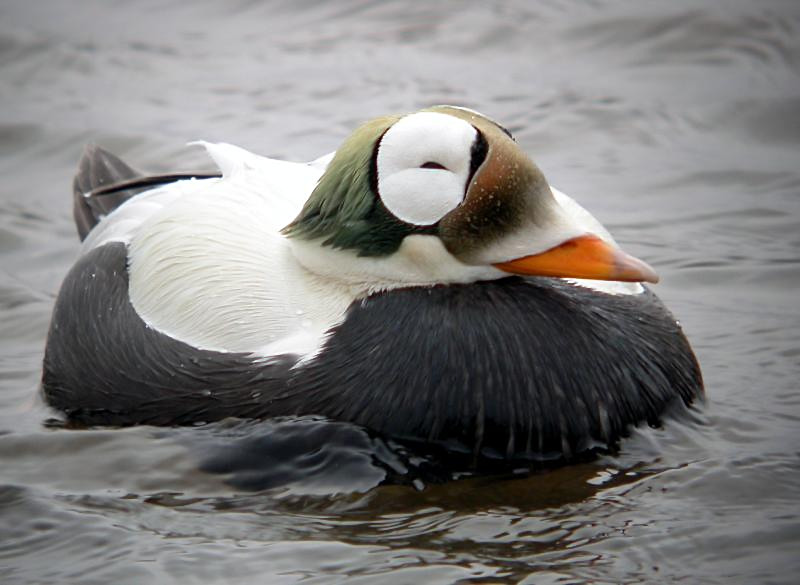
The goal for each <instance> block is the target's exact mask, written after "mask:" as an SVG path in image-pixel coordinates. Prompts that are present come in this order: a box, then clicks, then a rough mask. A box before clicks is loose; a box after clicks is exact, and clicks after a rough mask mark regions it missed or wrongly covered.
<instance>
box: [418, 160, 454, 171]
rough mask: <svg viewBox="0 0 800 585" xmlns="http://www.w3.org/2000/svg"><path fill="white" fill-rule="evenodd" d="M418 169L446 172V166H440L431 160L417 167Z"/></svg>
mask: <svg viewBox="0 0 800 585" xmlns="http://www.w3.org/2000/svg"><path fill="white" fill-rule="evenodd" d="M419 168H421V169H436V170H439V171H446V170H447V167H446V166H444V165H442V164H440V163H438V162H434V161H432V160H429V161H428V162H424V163H422V164H421V165H419Z"/></svg>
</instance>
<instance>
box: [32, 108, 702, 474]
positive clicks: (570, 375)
mask: <svg viewBox="0 0 800 585" xmlns="http://www.w3.org/2000/svg"><path fill="white" fill-rule="evenodd" d="M204 146H205V148H206V149H207V151H208V153H209V154H210V156H211V157H212V158H213V159H214V161H215V162H216V164H217V165H218V167H219V169H220V171H221V175H215V176H202V177H194V178H192V179H184V178H183V176H182V175H171V176H162V177H144V176H142V175H140V174H138V173H137V172H135V171H133V170H132V169H131V168H130V167H128V166H127V165H126V164H125V163H123V162H122V161H120V160H119V159H118V158H116V157H114V156H113V155H111V154H109V153H107V152H105V151H103V150H101V149H98V148H89V149H87V151H86V153H85V154H84V157H83V159H82V160H81V163H80V168H79V172H78V175H77V176H76V179H75V185H74V192H75V193H74V196H75V200H74V201H75V219H76V223H77V225H78V230H79V232H80V235H81V238H82V239H83V248H82V250H81V254H80V257H79V259H78V260H77V262H76V264H75V265H74V266H73V267H72V269H71V270H70V271H69V273H68V275H67V276H66V278H65V280H64V283H63V285H62V288H61V291H60V293H59V295H58V300H57V302H56V305H55V309H54V312H53V317H52V323H51V327H50V331H49V336H48V340H47V349H46V355H45V359H44V373H43V391H44V395H45V397H46V400H47V401H48V402H49V403H50V404H51V405H52V406H53V407H55V408H57V409H60V410H62V411H63V412H64V413H65V415H66V417H67V418H68V420H70V421H73V422H75V423H78V424H87V425H132V424H153V425H182V424H189V423H197V422H200V421H204V422H209V421H214V420H219V419H222V418H224V417H245V418H262V417H275V416H282V415H307V414H308V415H321V416H324V417H329V418H330V419H334V420H341V421H347V422H352V423H355V424H358V425H363V426H364V427H366V428H367V429H370V430H372V431H374V432H377V433H379V434H380V435H381V436H387V437H394V438H400V439H408V440H411V441H421V442H426V443H431V444H438V445H448V446H453V447H454V448H456V449H467V450H468V451H470V452H472V453H473V454H475V455H480V456H488V457H499V458H514V459H516V458H532V459H542V458H544V459H556V460H558V459H567V460H568V459H570V458H572V457H574V456H576V455H577V454H580V453H582V452H585V451H586V450H588V449H592V448H593V447H595V446H597V445H612V444H614V443H615V442H616V441H617V440H618V439H619V438H620V437H621V436H623V435H624V434H625V432H626V428H628V427H629V426H630V425H635V424H639V423H642V422H647V423H651V424H655V423H657V422H658V421H659V418H660V416H661V415H662V414H663V413H664V412H665V410H666V409H667V407H668V406H669V405H670V404H672V403H675V402H678V403H680V402H683V403H685V404H689V403H691V402H692V401H693V400H694V399H696V398H698V397H701V396H702V393H703V386H702V379H701V374H700V370H699V367H698V364H697V362H696V360H695V357H694V355H693V353H692V350H691V348H690V346H689V344H688V342H687V340H686V338H685V337H684V335H683V333H682V331H681V328H680V326H679V325H678V323H677V322H676V320H675V319H674V318H673V316H672V315H671V314H670V313H669V311H668V310H667V309H666V308H665V307H664V305H663V304H662V303H661V302H660V301H659V300H658V298H657V297H656V296H655V295H654V294H653V293H652V292H651V291H650V290H649V289H648V288H647V287H646V286H644V285H642V284H640V282H656V280H657V277H656V274H655V272H654V271H653V270H652V269H651V268H650V267H649V266H648V265H647V264H645V263H644V262H642V261H640V260H637V259H635V258H633V257H631V256H629V255H627V254H625V253H624V252H622V251H621V250H620V249H619V247H618V246H617V245H616V244H615V243H614V241H613V240H612V238H611V236H610V235H609V234H608V232H607V231H606V230H605V229H604V228H603V227H602V226H601V225H600V223H599V222H598V221H597V220H596V219H594V217H592V216H591V215H590V214H589V213H588V212H587V211H586V210H584V209H583V208H582V207H581V206H579V205H578V204H577V203H576V202H575V201H573V200H572V199H570V198H569V197H567V196H566V195H564V194H562V193H559V192H558V191H556V190H555V189H552V188H551V187H549V186H548V184H547V182H546V181H545V178H544V176H543V175H542V173H541V171H540V170H539V169H538V168H537V167H536V165H535V164H534V163H533V162H532V161H531V160H530V159H529V158H528V157H527V156H526V155H525V153H524V152H523V151H522V150H521V149H520V148H519V146H518V145H517V144H516V143H515V141H514V140H513V139H512V138H511V136H510V134H509V133H508V132H507V131H506V130H504V129H503V128H502V127H501V126H499V125H497V124H496V123H495V122H493V121H491V120H489V119H488V118H486V117H484V116H483V115H481V114H478V113H477V112H474V111H471V110H467V109H463V108H456V107H451V106H437V107H433V108H430V109H427V110H423V111H420V112H416V113H412V114H408V115H403V116H388V117H383V118H378V119H376V120H373V121H371V122H368V123H366V124H364V125H363V126H361V127H360V128H358V129H357V130H356V131H355V132H354V133H353V134H352V136H350V137H349V138H348V139H347V140H346V141H345V142H344V143H343V144H342V146H341V147H340V148H339V150H338V151H336V153H334V155H332V156H328V157H323V158H322V159H319V160H317V161H314V162H311V163H308V164H301V163H291V162H284V161H278V160H272V159H268V158H264V157H261V156H257V155H255V154H252V153H250V152H247V151H245V150H242V149H240V148H237V147H235V146H231V145H228V144H207V143H204ZM576 279H581V280H576ZM601 280H602V281H611V282H607V283H601V282H598V281H601Z"/></svg>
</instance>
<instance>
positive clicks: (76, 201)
mask: <svg viewBox="0 0 800 585" xmlns="http://www.w3.org/2000/svg"><path fill="white" fill-rule="evenodd" d="M142 176H143V175H142V173H140V172H138V171H135V170H133V169H132V168H131V167H129V166H128V165H127V164H125V163H124V162H122V161H121V160H120V159H119V158H118V157H116V156H114V155H113V154H111V153H110V152H108V151H107V150H103V149H102V148H100V147H99V146H96V145H94V144H89V145H87V146H86V148H85V149H84V151H83V155H82V156H81V160H80V162H79V163H78V172H77V174H76V175H75V179H74V181H73V182H72V194H73V206H72V213H73V216H74V217H75V225H76V227H77V228H78V234H79V235H80V237H81V240H83V239H84V238H85V237H86V234H88V233H89V232H90V231H91V229H92V228H93V227H94V226H95V225H97V222H99V221H100V220H101V219H102V218H103V216H105V215H108V214H109V213H111V212H112V211H113V210H114V209H116V208H117V207H119V206H120V205H121V204H122V203H124V202H125V201H127V200H128V199H130V198H131V197H133V196H134V195H135V194H136V193H139V192H140V191H142V189H141V188H140V189H130V190H123V191H115V192H114V193H109V194H107V195H104V196H103V197H96V196H93V192H94V191H96V190H97V189H98V188H100V187H105V186H108V185H113V184H115V183H120V182H123V181H130V180H131V179H136V178H138V177H142Z"/></svg>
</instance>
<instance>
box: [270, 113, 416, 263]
mask: <svg viewBox="0 0 800 585" xmlns="http://www.w3.org/2000/svg"><path fill="white" fill-rule="evenodd" d="M399 119H400V116H385V117H382V118H377V119H375V120H372V121H370V122H367V123H366V124H364V125H362V126H360V127H359V128H358V129H356V131H355V132H353V134H352V135H351V136H350V137H349V138H348V139H347V140H346V141H345V142H344V143H343V144H342V145H341V147H340V148H339V149H338V150H337V151H336V154H335V155H334V157H333V160H331V162H330V164H329V165H328V168H327V169H326V170H325V173H324V174H323V175H322V178H320V181H319V183H318V184H317V186H316V188H315V189H314V191H313V192H312V193H311V196H310V197H309V199H308V201H307V202H306V204H305V205H304V206H303V209H302V211H301V212H300V215H298V216H297V218H295V219H294V221H292V223H290V224H289V225H287V226H286V227H285V228H283V233H284V234H285V235H287V236H289V237H296V238H302V239H305V240H316V239H320V238H324V239H323V241H322V244H323V245H325V246H332V247H334V248H349V249H355V250H356V251H357V253H358V255H359V256H383V255H388V254H391V253H393V252H394V251H396V250H397V248H398V247H399V246H400V243H401V242H402V240H403V238H404V237H405V236H406V235H408V233H409V232H410V231H411V229H412V228H411V227H410V226H408V225H407V224H404V223H403V222H400V221H399V220H397V219H396V218H394V217H393V216H392V215H391V214H390V213H389V212H388V211H387V210H386V209H385V208H384V207H383V205H382V204H381V202H380V199H379V198H378V197H377V196H376V193H375V192H374V191H373V188H374V187H373V184H372V183H373V180H374V178H372V177H371V173H373V172H374V169H373V168H372V167H373V164H374V163H373V159H374V155H375V148H376V145H377V144H378V141H379V140H380V138H381V137H382V136H383V134H384V133H385V132H386V130H388V129H389V127H390V126H391V125H392V124H394V123H395V122H396V121H397V120H399Z"/></svg>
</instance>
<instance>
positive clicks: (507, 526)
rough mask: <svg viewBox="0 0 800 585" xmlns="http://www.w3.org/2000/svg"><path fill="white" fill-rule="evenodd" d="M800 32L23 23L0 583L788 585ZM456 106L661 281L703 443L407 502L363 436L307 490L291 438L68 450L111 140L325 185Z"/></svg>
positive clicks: (407, 11)
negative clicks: (75, 347)
mask: <svg viewBox="0 0 800 585" xmlns="http://www.w3.org/2000/svg"><path fill="white" fill-rule="evenodd" d="M795 4H796V3H794V2H792V1H789V0H786V1H780V0H770V1H767V2H759V3H755V2H748V1H745V0H731V1H730V2H728V3H726V4H725V6H721V5H717V3H714V2H711V1H708V2H703V1H702V0H694V1H692V2H689V3H657V2H640V3H636V4H631V3H625V2H617V1H613V0H602V1H600V2H593V3H573V2H566V1H561V0H552V1H547V2H537V3H530V2H522V1H516V2H515V1H508V2H502V3H477V2H475V3H461V2H459V3H456V2H440V3H434V4H430V5H427V4H422V3H406V2H372V3H370V2H362V1H357V0H350V1H346V2H336V3H322V2H318V1H310V0H308V1H305V0H304V1H302V2H288V1H287V2H282V1H275V2H267V3H258V2H237V3H225V4H220V3H215V2H195V3H192V4H187V5H184V4H181V3H179V2H175V1H172V0H165V1H163V2H147V1H144V0H139V1H135V2H128V3H124V4H116V5H114V6H112V5H109V4H107V3H105V2H101V1H99V0H81V1H79V2H72V3H63V4H60V3H55V2H51V3H44V2H40V3H25V2H22V1H16V0H12V1H10V2H6V3H4V4H3V6H2V7H0V79H1V80H2V83H0V97H1V98H2V103H3V105H4V107H3V108H2V109H0V170H2V176H3V190H2V194H0V275H2V276H1V277H0V331H2V333H3V335H2V336H1V337H0V469H1V470H2V471H0V519H2V521H0V579H2V580H3V582H4V583H5V582H8V583H15V582H18V583H32V582H36V583H47V582H81V583H108V582H115V583H137V582H142V581H145V580H150V581H155V582H160V583H162V582H180V583H189V582H198V583H204V584H208V583H216V582H220V583H225V582H231V581H234V580H237V581H245V582H249V581H255V580H256V579H258V580H259V582H269V583H293V582H298V581H301V580H304V581H307V582H312V583H315V582H320V583H332V582H343V581H346V582H353V581H355V582H359V580H360V581H361V582H382V583H383V582H387V583H389V582H396V583H407V582H412V581H413V582H423V583H427V582H431V583H452V582H457V581H459V580H461V581H462V582H471V581H474V582H516V581H522V582H528V583H534V582H535V583H578V582H612V583H622V582H653V583H660V582H672V581H677V580H679V579H683V580H685V581H687V582H704V583H715V582H718V583H731V582H742V583H766V582H770V583H779V582H780V583H792V582H793V581H794V580H795V578H794V576H795V575H796V573H797V570H798V569H800V561H798V556H797V554H796V549H797V544H798V541H799V540H800V523H798V513H797V501H798V496H800V490H799V489H798V488H800V469H798V468H799V467H800V459H798V452H797V445H798V444H799V443H798V439H800V432H798V428H800V426H799V425H798V422H800V393H798V388H797V379H798V373H800V368H799V367H798V365H799V364H800V362H798V355H800V333H798V331H800V327H798V326H799V325H800V316H799V315H798V312H797V301H796V292H795V290H794V289H795V288H796V287H797V285H798V281H800V272H799V271H798V262H799V261H798V258H799V257H800V256H799V255H798V251H799V250H800V236H798V234H800V229H799V228H800V198H798V196H797V195H798V191H799V190H800V172H799V171H798V168H799V167H798V157H797V152H798V146H800V144H798V143H799V142H800V117H798V116H797V111H798V105H800V83H798V68H799V67H800V43H798V40H797V39H798V38H800V35H798V32H800V10H798V9H797V7H796V6H795ZM442 102H453V103H458V104H462V105H465V106H469V107H473V108H476V109H478V110H481V111H484V112H486V113H487V114H489V115H490V116H492V117H494V118H496V119H498V120H500V121H501V122H503V123H504V125H506V126H507V127H509V128H510V129H511V131H512V132H514V134H515V136H516V137H517V140H518V141H519V142H520V144H522V146H523V147H524V148H525V149H526V150H527V151H528V152H529V153H530V154H531V155H532V156H533V157H534V158H535V160H536V161H537V163H538V164H539V166H540V167H541V168H542V169H543V170H544V171H545V173H546V175H547V176H548V178H549V180H550V181H551V182H552V183H553V184H555V185H556V186H558V188H559V189H562V190H564V191H566V192H567V193H570V194H571V195H573V196H574V197H575V198H576V199H578V200H579V201H580V202H582V203H583V204H584V205H586V206H587V207H589V208H590V209H591V210H592V211H593V212H594V213H595V214H596V215H597V216H598V217H599V218H600V219H601V220H602V221H604V222H605V223H606V225H607V226H608V227H609V228H610V229H611V230H612V232H613V233H614V235H615V236H616V238H617V239H618V240H619V241H620V242H621V243H623V245H624V247H625V248H626V249H628V250H629V251H630V252H631V253H633V254H634V255H636V256H640V257H643V258H645V259H647V260H648V262H649V263H651V264H652V265H654V266H655V267H656V268H657V269H658V270H659V272H660V274H661V276H662V283H661V284H659V285H658V287H657V290H658V293H659V295H660V296H661V297H662V298H663V299H664V300H665V302H666V303H667V304H668V306H670V308H671V309H672V310H673V311H674V312H675V314H676V315H678V316H679V317H680V319H681V322H682V324H683V326H684V328H685V329H686V331H687V334H688V335H689V337H690V339H691V340H692V343H693V345H694V347H695V350H696V351H697V354H698V357H699V359H700V362H701V364H702V365H703V372H704V376H705V379H706V383H707V386H708V396H709V403H708V405H707V406H706V407H705V408H702V409H700V410H699V411H696V412H694V413H693V414H692V416H693V417H695V418H696V420H688V421H686V420H681V421H671V422H670V423H669V424H668V425H667V426H666V427H665V428H663V429H649V428H644V429H636V430H633V432H632V436H631V437H630V438H629V439H628V440H627V441H625V442H624V443H623V445H622V449H621V450H620V452H619V453H617V454H614V455H608V456H604V457H601V458H600V459H599V460H598V461H596V462H592V463H584V464H580V465H575V466H572V467H568V468H563V469H558V470H553V471H547V472H534V473H519V474H517V475H516V476H515V474H514V473H513V472H509V473H508V474H506V475H503V476H501V477H494V478H478V477H463V478H462V479H460V480H459V481H455V482H447V483H437V482H436V481H431V478H428V477H413V478H410V479H409V480H408V481H401V482H400V483H399V484H398V485H384V486H379V484H381V482H383V481H385V480H386V479H387V478H390V477H395V478H397V477H401V476H403V473H404V470H405V471H407V470H408V469H409V466H410V467H411V468H413V465H414V464H415V463H419V462H412V461H408V460H404V459H403V454H402V452H400V453H399V455H398V453H397V452H396V451H394V447H393V446H392V445H380V444H376V443H375V442H374V440H373V439H372V438H370V437H369V436H368V435H367V434H366V433H363V432H361V431H359V430H358V429H352V428H341V427H336V426H333V427H326V426H323V427H320V429H319V430H318V431H317V433H318V434H316V435H314V436H315V437H316V439H315V440H316V441H317V443H315V444H314V446H313V448H307V446H306V448H307V451H306V452H307V456H305V455H302V456H301V457H299V458H297V459H294V460H293V462H292V463H291V464H287V462H286V460H282V459H281V458H280V457H278V455H280V454H284V455H285V453H286V449H288V448H291V447H297V443H295V442H293V441H291V440H289V439H291V433H290V432H289V433H288V434H285V435H281V433H278V435H276V434H275V429H276V428H277V427H269V426H263V427H261V428H255V427H254V426H253V425H252V424H249V425H248V424H242V423H220V425H211V426H209V427H205V428H199V429H151V428H133V429H123V430H118V429H97V430H88V431H87V430H83V431H77V430H69V429H63V428H58V427H50V426H47V425H45V424H44V421H46V420H47V419H48V418H49V417H50V416H51V413H49V412H48V411H47V410H46V408H45V407H44V406H43V405H42V404H41V402H40V400H39V399H38V398H37V395H36V388H37V384H38V377H39V374H40V361H41V355H42V349H43V346H44V335H45V332H46V329H47V324H48V320H49V315H50V310H51V307H52V303H53V300H54V295H55V292H56V291H57V289H58V286H59V283H60V280H61V278H62V277H63V275H64V273H65V271H66V269H67V267H68V266H69V265H70V263H71V262H72V260H73V259H74V257H75V254H76V252H77V238H76V235H75V230H74V227H73V225H72V220H71V217H70V201H69V188H70V182H71V175H72V172H73V169H74V165H75V163H76V161H77V160H78V157H79V155H80V152H81V149H82V148H83V145H84V143H86V142H90V141H93V142H97V143H99V144H101V145H103V146H104V147H106V148H108V149H110V150H112V151H114V152H117V153H119V154H120V155H121V156H122V157H123V158H125V159H127V160H131V161H137V162H138V163H139V164H140V166H141V167H142V168H146V169H147V170H149V171H154V172H158V171H166V170H173V169H175V168H209V163H208V162H207V161H206V160H204V157H203V155H202V153H200V152H196V151H194V150H191V149H186V148H185V146H184V145H185V143H186V142H187V141H189V140H193V139H197V138H203V139H207V140H223V141H228V142H233V143H236V144H240V145H242V146H244V147H247V148H250V149H252V150H254V151H257V152H260V153H263V154H267V155H272V156H281V157H286V158H290V159H295V160H302V159H310V158H313V157H316V156H318V155H320V154H322V153H325V152H328V151H330V150H332V149H334V148H335V147H336V146H337V144H338V142H339V141H340V140H341V139H342V138H343V137H344V136H346V135H347V133H348V132H349V131H350V130H351V129H352V128H353V126H354V125H355V124H357V123H358V122H359V121H362V120H364V119H367V118H370V117H372V116H376V115H381V114H384V113H387V112H392V111H409V110H414V109H417V108H419V107H422V106H426V105H429V104H432V103H442ZM89 367H90V364H89ZM275 424H278V423H275ZM281 437H283V438H284V439H286V440H287V442H286V443H284V444H283V445H282V444H281V443H280V441H279V439H280V438H281ZM343 438H344V440H345V443H346V444H348V445H349V446H350V447H352V449H348V450H337V448H336V444H337V440H342V439H343ZM243 446H246V449H243V448H242V447H243ZM376 453H378V456H375V454H376ZM423 463H424V462H423ZM415 480H417V481H415ZM253 490H256V491H253Z"/></svg>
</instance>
